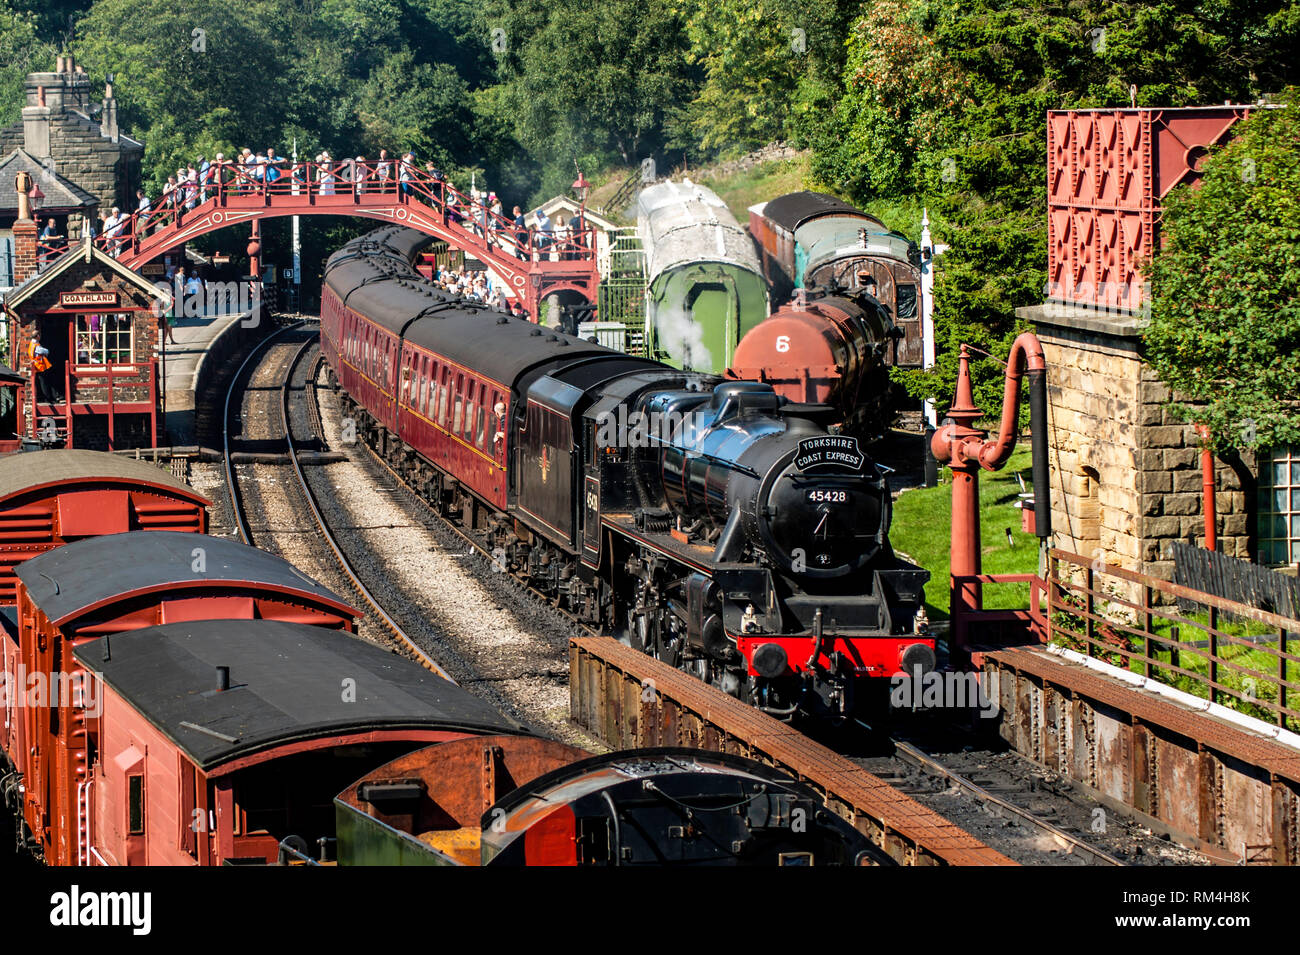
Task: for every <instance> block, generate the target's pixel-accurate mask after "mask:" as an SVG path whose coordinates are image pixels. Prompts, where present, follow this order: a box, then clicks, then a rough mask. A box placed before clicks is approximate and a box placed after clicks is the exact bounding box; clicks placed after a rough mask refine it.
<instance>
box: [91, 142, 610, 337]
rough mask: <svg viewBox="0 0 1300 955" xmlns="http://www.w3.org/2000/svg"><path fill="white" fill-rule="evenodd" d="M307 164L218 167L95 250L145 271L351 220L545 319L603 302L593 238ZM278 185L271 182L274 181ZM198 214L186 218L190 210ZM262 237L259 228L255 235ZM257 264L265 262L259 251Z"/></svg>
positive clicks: (419, 184) (406, 173)
mask: <svg viewBox="0 0 1300 955" xmlns="http://www.w3.org/2000/svg"><path fill="white" fill-rule="evenodd" d="M382 165H383V164H381V163H378V162H365V163H362V162H352V161H345V162H300V163H295V164H291V165H290V164H286V165H285V166H281V167H273V166H267V167H263V170H264V175H263V176H262V177H260V178H258V177H255V175H254V172H253V170H254V169H255V168H256V167H254V166H250V165H243V164H238V163H234V162H231V161H225V162H222V163H214V164H213V165H212V170H213V172H212V173H211V174H210V178H209V181H207V182H200V183H196V184H190V183H181V184H180V185H178V186H177V188H176V189H175V190H174V191H173V192H171V193H170V194H169V195H168V196H166V197H164V199H163V201H162V202H161V203H160V205H159V207H158V208H150V209H148V210H145V211H143V212H141V211H138V210H137V211H136V212H135V213H133V214H132V215H131V217H130V218H129V219H128V220H126V221H125V222H124V223H123V224H122V226H121V227H120V228H117V229H108V230H105V234H104V235H101V236H99V237H98V238H97V239H96V240H95V241H96V243H97V244H98V245H99V246H100V247H101V248H103V249H105V250H107V251H108V252H110V253H112V254H113V255H115V256H116V257H117V258H118V259H119V261H121V262H122V263H123V264H125V265H127V266H130V267H131V268H139V267H140V266H141V265H143V264H144V263H145V262H149V261H151V260H152V259H155V258H157V257H158V256H160V255H163V254H164V253H166V252H168V251H170V250H172V249H174V248H176V247H177V246H179V245H182V244H184V243H186V242H189V241H190V240H192V239H196V238H198V237H199V236H201V235H205V234H207V233H209V232H215V231H216V230H218V229H224V228H226V227H227V226H232V225H239V224H243V223H256V222H258V221H260V220H261V219H268V218H272V217H278V216H299V215H335V216H338V215H349V216H363V217H365V218H368V219H378V220H380V221H382V222H388V223H391V224H393V225H403V226H409V227H410V228H412V229H418V230H419V231H421V232H424V233H426V234H427V235H431V236H433V237H435V238H437V239H441V240H442V241H444V242H446V243H447V244H448V245H450V246H451V247H452V248H456V249H461V250H463V251H465V252H466V253H468V254H470V255H472V256H473V257H474V258H476V259H478V260H479V261H480V262H482V263H483V264H484V265H485V266H487V267H488V268H489V269H491V270H492V271H493V272H495V273H496V274H497V275H498V276H500V277H501V279H502V280H504V282H505V284H506V289H507V294H508V295H510V296H512V297H513V298H514V299H516V300H517V301H518V302H519V303H521V304H522V305H523V307H524V308H525V309H526V310H527V311H528V313H529V314H530V315H532V316H533V317H534V319H536V316H537V311H538V306H539V304H540V303H541V302H542V301H543V300H544V299H545V298H546V297H547V296H548V295H551V294H553V293H556V292H562V291H566V290H569V291H573V292H576V293H578V294H580V295H582V296H583V297H584V298H585V299H586V300H587V301H589V302H594V301H595V300H596V286H597V284H598V283H599V281H600V276H599V274H598V272H597V269H596V251H595V250H596V243H595V235H594V229H592V228H591V227H588V226H585V223H584V228H582V229H579V230H576V231H574V232H573V233H572V234H570V230H568V229H565V230H564V233H563V238H559V237H558V236H556V235H554V234H552V233H547V232H539V231H537V230H536V229H534V228H529V229H522V228H519V227H517V226H516V225H515V223H514V220H513V219H509V218H506V217H504V216H498V215H495V214H493V213H492V211H491V210H490V209H488V208H487V207H486V206H479V205H475V204H474V203H473V202H472V200H471V199H470V197H468V196H466V195H465V194H464V193H461V192H459V191H457V190H456V189H454V188H452V187H451V186H449V185H448V184H447V183H446V182H445V181H443V180H441V179H437V178H434V177H433V176H432V175H430V174H428V173H426V172H424V171H423V170H418V169H416V168H414V167H411V166H405V168H403V164H402V163H401V162H400V161H397V160H393V161H389V163H388V164H387V169H388V172H389V176H388V177H381V176H380V175H379V173H380V171H381V166H382ZM266 170H271V172H270V173H269V174H270V175H271V176H272V177H273V178H272V179H270V180H268V179H267V178H266V176H265V171H266ZM191 203H192V204H193V208H186V206H187V205H188V204H191ZM254 229H255V231H256V226H254ZM250 253H252V254H253V257H254V258H256V252H255V250H254V249H252V248H250Z"/></svg>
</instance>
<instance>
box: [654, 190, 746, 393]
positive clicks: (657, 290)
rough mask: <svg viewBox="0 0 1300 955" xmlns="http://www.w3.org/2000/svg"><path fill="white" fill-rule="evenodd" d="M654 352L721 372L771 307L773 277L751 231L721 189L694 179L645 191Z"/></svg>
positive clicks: (696, 367)
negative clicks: (769, 276)
mask: <svg viewBox="0 0 1300 955" xmlns="http://www.w3.org/2000/svg"><path fill="white" fill-rule="evenodd" d="M637 226H638V229H639V231H640V233H641V241H642V244H643V246H644V248H645V254H646V317H645V326H646V342H647V346H648V349H649V355H650V356H651V357H654V358H658V359H659V360H661V361H664V362H666V363H668V364H670V365H673V366H674V367H677V368H685V369H688V370H692V371H700V372H708V373H712V374H718V373H720V372H722V371H723V370H724V369H725V368H727V366H728V365H730V363H731V359H732V355H733V353H734V352H735V350H736V345H738V344H739V343H740V340H741V339H742V338H744V337H745V333H746V332H748V331H749V330H750V329H751V328H753V327H754V326H755V325H757V324H758V323H759V322H761V321H763V319H764V318H766V317H767V312H768V296H767V280H766V279H765V278H764V277H763V274H762V269H761V266H760V264H759V261H758V256H757V255H756V254H755V252H754V247H753V243H752V242H751V241H750V238H749V236H748V234H747V233H746V232H745V230H744V229H742V228H741V227H740V224H739V223H738V222H737V221H736V219H735V217H734V216H733V215H732V214H731V212H730V211H729V210H728V209H727V207H726V205H725V204H724V203H723V201H722V200H721V199H719V198H718V196H717V194H716V193H714V192H713V191H712V190H710V189H707V188H705V187H703V186H698V185H695V184H694V183H692V182H691V181H690V180H684V181H682V182H662V183H659V184H657V185H654V186H650V187H649V188H647V189H644V190H642V192H641V195H640V197H639V198H638V199H637Z"/></svg>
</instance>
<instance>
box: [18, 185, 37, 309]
mask: <svg viewBox="0 0 1300 955" xmlns="http://www.w3.org/2000/svg"><path fill="white" fill-rule="evenodd" d="M15 185H16V187H17V190H18V220H17V221H16V222H15V223H14V226H13V235H14V285H22V284H23V282H25V281H27V279H29V278H31V277H32V276H33V275H35V274H36V221H35V220H34V219H33V218H32V201H31V199H30V198H28V195H27V194H28V193H29V192H31V189H32V177H31V174H30V173H26V172H20V173H19V174H18V178H17V181H16V183H15Z"/></svg>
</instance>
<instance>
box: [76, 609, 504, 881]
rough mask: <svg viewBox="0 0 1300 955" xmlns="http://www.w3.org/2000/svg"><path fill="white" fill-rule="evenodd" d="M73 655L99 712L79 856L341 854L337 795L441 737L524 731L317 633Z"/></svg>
mask: <svg viewBox="0 0 1300 955" xmlns="http://www.w3.org/2000/svg"><path fill="white" fill-rule="evenodd" d="M74 655H75V657H76V659H77V661H78V662H79V663H80V665H81V666H83V667H85V668H86V669H87V670H88V671H91V672H93V673H94V677H93V680H92V681H91V684H90V686H89V687H88V695H89V696H91V697H93V698H94V699H95V700H96V706H97V708H98V713H97V715H95V716H94V717H93V718H91V719H90V720H89V721H88V727H87V735H86V747H87V750H88V751H89V753H90V756H89V759H88V773H87V775H86V776H85V777H84V783H83V784H82V786H81V788H80V790H79V793H78V795H79V799H78V802H77V805H76V815H75V816H72V817H69V818H70V819H71V818H75V819H77V826H76V833H77V843H76V845H75V846H72V847H71V848H72V849H73V850H74V851H73V853H72V855H71V857H70V858H68V859H67V860H66V861H67V862H69V863H72V862H75V863H78V864H83V865H89V864H109V865H223V864H224V865H250V864H251V865H266V864H270V863H275V862H276V861H278V860H279V859H280V858H281V856H282V851H281V846H282V845H285V846H286V847H288V848H292V849H294V850H296V851H298V852H307V851H310V852H312V853H313V854H315V853H319V852H321V851H322V850H326V851H332V850H331V849H330V844H331V843H332V842H333V839H334V834H335V819H334V808H333V806H332V804H331V799H332V796H333V794H334V793H337V792H338V791H339V790H341V789H342V788H343V787H344V786H345V785H346V784H347V783H349V782H351V781H352V780H354V779H356V778H358V777H359V776H361V775H362V774H364V773H366V772H368V771H370V770H371V769H373V768H374V767H376V766H380V765H383V764H385V763H387V762H389V761H390V760H392V759H394V758H396V757H399V756H401V755H403V754H404V753H406V752H409V751H411V750H415V749H420V748H422V747H425V746H429V745H431V744H436V743H442V742H447V741H451V740H459V739H464V738H467V737H471V736H481V735H484V734H487V735H492V734H502V733H505V734H514V733H520V732H524V730H523V728H522V727H520V726H519V725H518V724H517V723H515V722H513V721H511V720H509V719H508V718H506V717H503V716H501V715H499V714H498V713H497V712H496V711H495V710H493V708H492V707H491V706H490V705H489V704H487V703H485V702H483V701H481V700H479V699H478V698H477V697H475V696H473V695H471V694H470V693H469V692H467V691H466V690H463V689H461V688H460V687H458V686H456V685H455V684H453V683H449V682H448V681H446V680H444V679H442V678H441V677H439V676H437V675H435V674H433V673H430V672H429V671H427V670H425V669H424V668H423V667H421V666H420V665H419V664H416V663H414V662H412V661H409V660H405V659H403V658H401V657H398V656H396V655H394V654H392V653H390V652H389V651H387V650H385V649H383V648H381V647H377V646H375V645H373V644H369V643H366V642H364V641H362V640H360V639H357V638H353V637H350V636H346V635H344V634H339V633H334V632H331V631H328V630H324V629H322V628H320V627H314V626H307V625H303V624H294V623H284V622H280V621H272V620H256V621H233V620H208V621H201V622H192V623H184V624H167V625H163V626H158V627H150V628H148V629H144V630H133V631H131V632H129V633H124V634H119V635H116V636H113V637H103V638H101V639H100V640H97V641H92V642H89V643H84V644H81V645H79V646H77V647H76V649H75V650H74ZM479 769H480V771H481V765H480V766H479Z"/></svg>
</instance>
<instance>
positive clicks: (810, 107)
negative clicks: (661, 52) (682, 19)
mask: <svg viewBox="0 0 1300 955" xmlns="http://www.w3.org/2000/svg"><path fill="white" fill-rule="evenodd" d="M855 7H856V4H850V3H844V2H839V0H802V2H795V0H759V2H758V3H754V2H752V0H750V2H740V0H695V2H694V3H693V4H691V5H690V6H689V7H688V9H689V13H688V15H687V20H686V28H687V36H688V37H689V39H690V42H691V48H690V51H689V53H688V55H687V58H688V60H689V61H690V62H692V63H699V64H700V65H701V66H702V67H703V70H704V78H703V83H702V85H701V86H700V90H699V93H698V94H697V95H696V97H695V98H694V100H693V101H692V102H691V103H690V107H689V110H688V111H687V112H688V116H689V121H688V123H687V128H686V132H688V133H689V134H690V135H691V137H692V139H691V140H690V141H689V142H688V141H687V140H686V139H685V137H684V136H682V135H681V134H679V135H678V137H677V139H678V141H679V143H680V145H682V146H686V147H688V148H689V149H691V150H692V151H695V150H696V149H697V147H698V150H700V151H703V150H723V151H726V152H739V151H743V150H746V149H753V148H755V147H758V146H762V145H764V144H766V143H769V142H771V141H773V140H774V139H783V138H795V139H798V138H800V136H801V131H802V130H803V128H804V127H805V125H806V124H808V123H817V122H820V117H819V116H818V110H819V109H821V108H827V109H828V108H830V106H832V105H833V99H834V94H835V93H838V89H839V83H840V72H841V71H842V69H843V65H844V41H843V37H844V34H845V32H846V30H847V26H848V23H849V20H850V18H851V11H852V10H853V9H854V8H855Z"/></svg>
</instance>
